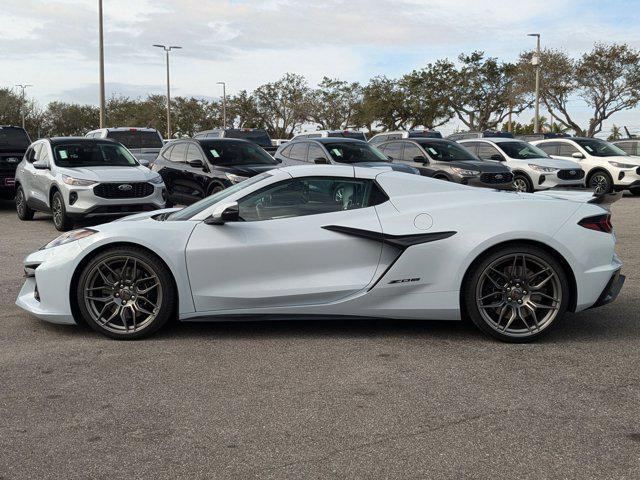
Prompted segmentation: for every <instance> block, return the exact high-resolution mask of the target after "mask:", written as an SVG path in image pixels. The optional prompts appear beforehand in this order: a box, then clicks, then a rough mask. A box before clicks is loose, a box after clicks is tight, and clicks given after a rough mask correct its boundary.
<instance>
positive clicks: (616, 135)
mask: <svg viewBox="0 0 640 480" xmlns="http://www.w3.org/2000/svg"><path fill="white" fill-rule="evenodd" d="M621 139H622V130H621V129H620V127H618V126H617V125H616V124H615V123H614V124H613V126H612V127H611V133H610V134H609V136H608V137H607V140H609V141H610V142H612V141H615V140H621Z"/></svg>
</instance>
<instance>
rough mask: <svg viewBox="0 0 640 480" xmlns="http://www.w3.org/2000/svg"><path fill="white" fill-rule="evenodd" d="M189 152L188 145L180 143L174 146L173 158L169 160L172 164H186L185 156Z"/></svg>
mask: <svg viewBox="0 0 640 480" xmlns="http://www.w3.org/2000/svg"><path fill="white" fill-rule="evenodd" d="M186 152H187V144H186V143H178V144H176V145H174V147H173V150H171V156H170V157H169V160H171V161H172V162H184V155H185V153H186Z"/></svg>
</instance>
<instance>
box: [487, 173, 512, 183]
mask: <svg viewBox="0 0 640 480" xmlns="http://www.w3.org/2000/svg"><path fill="white" fill-rule="evenodd" d="M480 181H481V182H482V183H489V184H496V183H509V182H512V181H513V173H511V172H504V173H483V174H482V175H480Z"/></svg>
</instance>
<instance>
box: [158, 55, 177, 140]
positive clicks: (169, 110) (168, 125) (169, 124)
mask: <svg viewBox="0 0 640 480" xmlns="http://www.w3.org/2000/svg"><path fill="white" fill-rule="evenodd" d="M154 47H158V48H163V49H164V51H165V53H166V54H167V140H169V139H170V138H171V87H170V82H169V52H170V51H171V50H180V49H181V48H182V47H177V46H175V45H171V46H170V47H167V46H166V45H154Z"/></svg>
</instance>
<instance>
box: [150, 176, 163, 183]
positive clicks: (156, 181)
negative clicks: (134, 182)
mask: <svg viewBox="0 0 640 480" xmlns="http://www.w3.org/2000/svg"><path fill="white" fill-rule="evenodd" d="M149 181H150V182H151V183H155V184H156V185H158V184H160V183H162V182H163V181H164V180H162V177H161V176H160V175H156V176H155V177H153V178H152V179H151V180H149Z"/></svg>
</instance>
